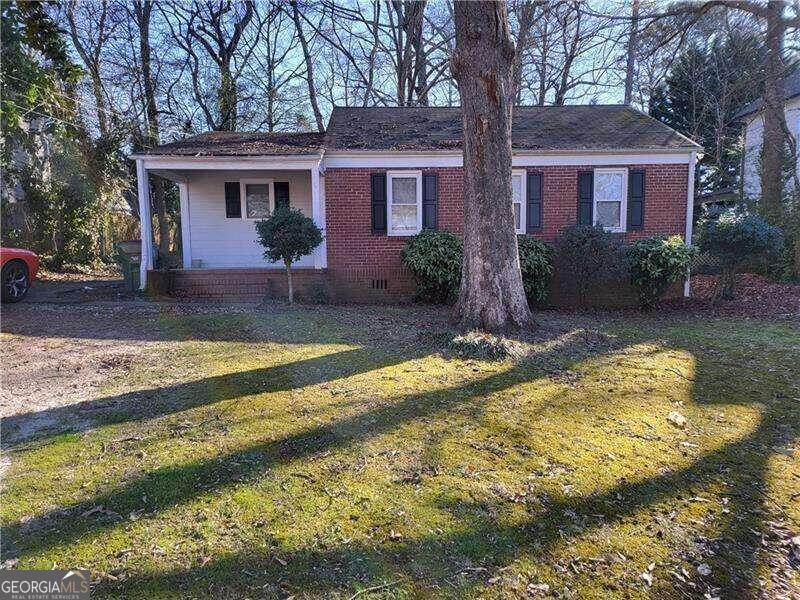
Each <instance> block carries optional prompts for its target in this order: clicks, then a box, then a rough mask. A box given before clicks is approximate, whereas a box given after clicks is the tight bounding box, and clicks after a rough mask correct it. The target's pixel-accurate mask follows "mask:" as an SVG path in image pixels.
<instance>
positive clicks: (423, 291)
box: [402, 230, 461, 303]
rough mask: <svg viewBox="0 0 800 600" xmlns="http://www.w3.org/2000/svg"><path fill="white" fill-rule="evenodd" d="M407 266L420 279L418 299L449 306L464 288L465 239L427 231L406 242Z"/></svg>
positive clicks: (404, 253)
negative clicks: (462, 261) (463, 243)
mask: <svg viewBox="0 0 800 600" xmlns="http://www.w3.org/2000/svg"><path fill="white" fill-rule="evenodd" d="M402 257H403V263H404V264H405V265H406V266H407V267H408V268H409V269H410V270H411V272H412V273H413V274H414V278H415V279H416V280H417V298H418V299H420V300H424V301H426V302H437V303H449V302H452V301H453V300H455V299H456V297H457V296H458V288H459V286H460V285H461V238H459V237H458V236H457V235H455V234H453V233H449V232H446V231H433V230H425V231H423V232H422V233H420V234H418V235H415V236H413V237H411V238H409V240H408V241H407V242H406V245H405V248H403V252H402Z"/></svg>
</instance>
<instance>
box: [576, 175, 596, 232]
mask: <svg viewBox="0 0 800 600" xmlns="http://www.w3.org/2000/svg"><path fill="white" fill-rule="evenodd" d="M593 191H594V176H593V173H578V225H591V224H592V223H593V221H592V204H593V200H594V198H593V195H592V193H593Z"/></svg>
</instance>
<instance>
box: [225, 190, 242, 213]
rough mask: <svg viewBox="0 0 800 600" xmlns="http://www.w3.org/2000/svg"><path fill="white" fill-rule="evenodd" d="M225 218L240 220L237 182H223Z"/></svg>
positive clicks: (239, 199) (240, 199)
mask: <svg viewBox="0 0 800 600" xmlns="http://www.w3.org/2000/svg"><path fill="white" fill-rule="evenodd" d="M225 216H226V217H227V218H228V219H241V218H242V195H241V191H240V188H239V182H238V181H226V182H225Z"/></svg>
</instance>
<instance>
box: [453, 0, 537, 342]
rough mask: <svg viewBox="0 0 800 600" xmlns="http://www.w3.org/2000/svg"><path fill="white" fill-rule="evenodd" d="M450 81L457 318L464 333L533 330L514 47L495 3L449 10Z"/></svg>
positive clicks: (501, 7)
mask: <svg viewBox="0 0 800 600" xmlns="http://www.w3.org/2000/svg"><path fill="white" fill-rule="evenodd" d="M454 16H455V26H456V50H455V52H454V54H453V59H452V70H453V76H454V77H455V79H456V82H457V83H458V88H459V92H460V95H461V122H462V127H463V143H464V175H463V177H464V256H463V261H462V277H461V289H460V292H459V297H458V302H457V304H456V314H457V316H458V318H459V319H460V324H461V326H462V327H464V328H470V329H472V328H478V329H484V330H487V331H504V330H507V329H509V328H522V327H529V326H531V325H532V324H533V318H532V317H531V312H530V309H529V308H528V302H527V299H526V298H525V291H524V289H523V286H522V274H521V272H520V267H519V253H518V250H517V238H516V233H515V231H514V212H513V208H512V203H511V113H512V106H513V94H514V85H513V75H512V70H513V68H512V66H513V61H514V45H513V43H512V40H511V35H510V32H509V26H508V13H507V9H506V5H505V3H502V2H470V1H465V0H462V1H458V2H456V3H455V10H454Z"/></svg>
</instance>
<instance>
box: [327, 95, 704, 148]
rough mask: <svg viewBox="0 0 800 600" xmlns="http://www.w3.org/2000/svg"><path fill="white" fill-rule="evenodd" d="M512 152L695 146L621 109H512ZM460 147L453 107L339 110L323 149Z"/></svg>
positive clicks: (333, 116) (457, 118)
mask: <svg viewBox="0 0 800 600" xmlns="http://www.w3.org/2000/svg"><path fill="white" fill-rule="evenodd" d="M512 144H513V147H514V149H515V150H534V151H535V150H540V151H563V150H567V151H575V150H578V151H580V150H619V149H625V150H674V149H683V148H686V149H698V148H699V146H698V145H697V144H695V143H694V142H692V141H691V140H690V139H689V138H687V137H685V136H683V135H681V134H680V133H678V132H677V131H675V130H674V129H671V128H670V127H668V126H666V125H664V124H663V123H661V122H659V121H657V120H655V119H653V118H652V117H650V116H648V115H646V114H644V113H642V112H640V111H638V110H635V109H633V108H630V107H629V106H623V105H613V106H611V105H600V106H598V105H587V106H522V107H516V108H514V122H513V127H512ZM460 148H461V112H460V109H459V108H458V107H455V108H450V107H447V108H439V107H416V108H405V107H403V108H397V107H391V108H342V107H336V108H334V109H333V113H332V114H331V119H330V122H329V123H328V132H327V135H326V137H325V149H326V150H328V151H331V150H333V151H335V150H387V151H392V150H394V151H398V150H448V149H460Z"/></svg>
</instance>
